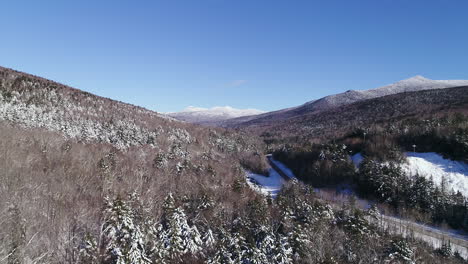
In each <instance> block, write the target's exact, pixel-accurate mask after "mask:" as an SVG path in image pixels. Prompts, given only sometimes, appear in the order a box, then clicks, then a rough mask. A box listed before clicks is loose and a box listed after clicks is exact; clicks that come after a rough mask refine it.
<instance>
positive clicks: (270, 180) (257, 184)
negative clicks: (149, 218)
mask: <svg viewBox="0 0 468 264" xmlns="http://www.w3.org/2000/svg"><path fill="white" fill-rule="evenodd" d="M268 174H269V176H268V177H266V176H264V175H260V174H256V173H252V172H249V171H248V172H247V183H248V184H249V185H250V186H251V187H252V188H253V189H255V190H257V191H259V192H260V193H262V194H265V195H271V196H272V197H276V195H277V194H278V192H279V191H280V190H281V188H282V187H283V184H284V183H285V182H286V181H285V180H284V179H283V177H281V175H279V174H278V172H276V171H275V170H274V169H273V168H270V169H269V170H268Z"/></svg>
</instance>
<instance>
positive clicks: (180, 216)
mask: <svg viewBox="0 0 468 264" xmlns="http://www.w3.org/2000/svg"><path fill="white" fill-rule="evenodd" d="M163 210H164V214H163V217H162V219H161V222H160V224H159V225H158V227H157V233H158V235H157V237H158V240H159V241H160V242H159V245H158V251H159V255H160V257H161V258H163V259H167V260H177V259H178V258H179V257H181V256H182V255H184V254H187V253H191V254H196V253H197V252H199V251H200V250H201V249H202V245H203V242H202V239H201V236H200V233H199V232H198V229H197V227H196V226H190V225H189V224H188V221H187V216H186V215H185V213H184V210H183V209H182V208H179V207H176V205H175V199H174V197H173V195H172V193H170V194H169V195H168V196H167V197H166V199H165V201H164V205H163Z"/></svg>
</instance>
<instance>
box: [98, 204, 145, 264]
mask: <svg viewBox="0 0 468 264" xmlns="http://www.w3.org/2000/svg"><path fill="white" fill-rule="evenodd" d="M104 212H105V223H104V226H103V231H102V233H103V243H104V248H105V256H104V263H110V264H146V263H150V260H149V259H148V258H147V256H146V253H145V242H144V235H143V233H142V232H141V229H140V227H139V226H138V224H137V223H135V221H134V213H133V211H132V208H130V206H129V205H128V204H127V203H126V202H125V201H123V200H122V199H121V198H119V197H118V198H116V199H115V200H113V201H110V200H109V199H106V208H105V211H104Z"/></svg>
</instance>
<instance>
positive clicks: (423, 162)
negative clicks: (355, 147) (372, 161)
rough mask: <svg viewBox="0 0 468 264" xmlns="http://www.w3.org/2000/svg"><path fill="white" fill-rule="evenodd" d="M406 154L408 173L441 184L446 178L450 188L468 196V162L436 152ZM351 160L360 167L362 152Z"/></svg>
mask: <svg viewBox="0 0 468 264" xmlns="http://www.w3.org/2000/svg"><path fill="white" fill-rule="evenodd" d="M405 154H406V156H407V159H406V160H407V162H406V163H403V164H402V165H401V168H402V169H403V171H404V172H405V173H406V174H407V175H409V176H414V175H420V176H424V177H425V178H427V179H432V180H434V183H435V184H437V185H440V184H441V183H442V179H444V180H445V183H446V187H447V188H448V189H453V190H454V191H455V192H456V191H460V192H461V193H462V194H464V195H465V196H468V164H466V163H464V162H461V161H453V160H449V159H445V158H444V157H442V156H441V155H439V154H437V153H434V152H422V153H419V152H406V153H405ZM351 160H352V161H353V163H354V164H355V165H356V167H358V166H359V164H360V163H361V162H362V160H363V157H362V155H361V153H357V154H355V155H353V156H351Z"/></svg>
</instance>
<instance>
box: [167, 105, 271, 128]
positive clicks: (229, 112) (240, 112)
mask: <svg viewBox="0 0 468 264" xmlns="http://www.w3.org/2000/svg"><path fill="white" fill-rule="evenodd" d="M262 113H264V111H261V110H257V109H236V108H233V107H230V106H216V107H212V108H202V107H194V106H189V107H187V108H185V109H184V110H182V111H180V112H174V113H167V115H168V116H170V117H173V118H175V119H178V120H182V121H186V122H190V123H197V124H208V123H211V122H217V121H223V120H227V119H231V118H237V117H242V116H252V115H258V114H262Z"/></svg>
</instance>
